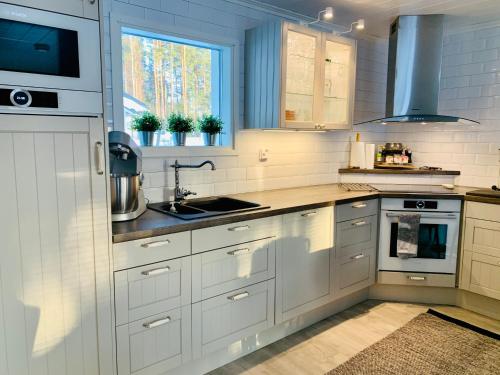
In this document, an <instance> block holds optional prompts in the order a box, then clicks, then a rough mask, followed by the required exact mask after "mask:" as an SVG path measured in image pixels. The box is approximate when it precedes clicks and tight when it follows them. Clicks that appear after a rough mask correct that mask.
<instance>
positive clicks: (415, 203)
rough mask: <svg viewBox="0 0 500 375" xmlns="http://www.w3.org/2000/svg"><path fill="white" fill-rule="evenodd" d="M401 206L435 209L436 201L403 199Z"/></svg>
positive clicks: (436, 206)
mask: <svg viewBox="0 0 500 375" xmlns="http://www.w3.org/2000/svg"><path fill="white" fill-rule="evenodd" d="M403 208H416V209H419V210H437V209H438V202H437V201H422V200H405V201H404V202H403Z"/></svg>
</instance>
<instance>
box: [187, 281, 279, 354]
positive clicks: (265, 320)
mask: <svg viewBox="0 0 500 375" xmlns="http://www.w3.org/2000/svg"><path fill="white" fill-rule="evenodd" d="M273 325H274V279H272V280H268V281H264V282H261V283H258V284H254V285H250V286H248V287H246V288H243V289H239V290H235V291H232V292H230V293H227V294H223V295H220V296H217V297H214V298H210V299H207V300H205V301H202V302H198V303H195V304H193V358H194V359H198V358H201V357H203V356H206V355H207V354H209V353H212V352H215V351H218V350H221V349H224V348H227V347H228V346H229V345H231V344H233V343H235V342H237V341H238V340H241V339H243V338H245V337H248V336H251V335H255V334H257V333H260V332H262V331H265V330H266V329H268V328H271V327H272V326H273Z"/></svg>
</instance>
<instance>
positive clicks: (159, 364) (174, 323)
mask: <svg viewBox="0 0 500 375" xmlns="http://www.w3.org/2000/svg"><path fill="white" fill-rule="evenodd" d="M116 341H117V345H116V352H117V366H118V375H129V374H134V375H151V374H162V373H164V372H166V371H169V370H171V369H173V368H176V367H178V366H180V365H181V364H183V363H185V362H188V361H189V360H190V359H191V306H184V307H182V308H178V309H174V310H170V311H167V312H164V313H161V314H157V315H153V316H150V317H148V318H145V319H141V320H137V321H135V322H131V323H129V324H125V325H122V326H120V327H117V328H116Z"/></svg>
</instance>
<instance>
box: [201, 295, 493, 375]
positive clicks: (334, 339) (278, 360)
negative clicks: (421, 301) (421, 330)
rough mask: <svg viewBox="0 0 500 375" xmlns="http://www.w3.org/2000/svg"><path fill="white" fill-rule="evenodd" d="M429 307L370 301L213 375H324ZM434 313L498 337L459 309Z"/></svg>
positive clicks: (484, 320) (489, 326)
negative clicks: (443, 314) (450, 317)
mask: <svg viewBox="0 0 500 375" xmlns="http://www.w3.org/2000/svg"><path fill="white" fill-rule="evenodd" d="M428 308H429V306H426V305H418V304H409V303H394V302H381V301H375V300H369V301H366V302H363V303H361V304H359V305H356V306H353V307H351V308H350V309H347V310H345V311H343V312H341V313H339V314H336V315H334V316H331V317H330V318H328V319H325V320H323V321H321V322H318V323H316V324H314V325H313V326H311V327H308V328H306V329H304V330H302V331H300V332H297V333H295V334H293V335H291V336H288V337H286V338H284V339H282V340H280V341H277V342H275V343H274V344H271V345H269V346H267V347H265V348H262V349H260V350H258V351H256V352H254V353H252V354H249V355H247V356H245V357H243V358H240V359H238V360H237V361H235V362H232V363H229V364H227V365H226V366H224V367H221V368H219V369H217V370H215V371H212V372H211V373H210V375H239V374H245V375H257V374H258V375H267V374H269V375H271V374H272V375H281V374H283V375H285V374H286V375H293V374H301V375H302V374H311V375H315V374H324V373H325V372H327V371H328V370H331V369H332V368H334V367H336V366H338V365H340V364H341V363H343V362H345V361H346V360H348V359H349V358H351V357H352V356H354V355H355V354H356V353H358V352H359V351H361V350H363V349H364V348H366V347H368V346H370V345H371V344H373V343H375V342H377V341H379V340H380V339H382V338H384V337H385V336H387V335H389V334H390V333H391V332H393V331H394V330H396V329H398V328H399V327H401V326H403V325H404V324H405V323H407V322H408V321H410V320H411V319H413V318H414V317H415V316H417V315H419V314H420V313H423V312H426V311H427V309H428ZM436 310H439V311H442V312H444V313H448V314H450V315H452V316H454V317H456V318H459V319H462V320H466V321H468V322H470V323H472V324H477V325H480V326H482V327H483V328H487V329H490V330H494V331H497V330H498V332H500V322H499V321H495V320H492V319H489V318H486V317H484V316H482V315H478V314H475V313H472V312H470V311H467V310H464V309H460V308H456V307H444V306H443V307H437V308H436Z"/></svg>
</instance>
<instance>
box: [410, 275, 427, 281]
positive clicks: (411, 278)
mask: <svg viewBox="0 0 500 375" xmlns="http://www.w3.org/2000/svg"><path fill="white" fill-rule="evenodd" d="M408 280H411V281H425V280H427V277H425V276H408Z"/></svg>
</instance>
